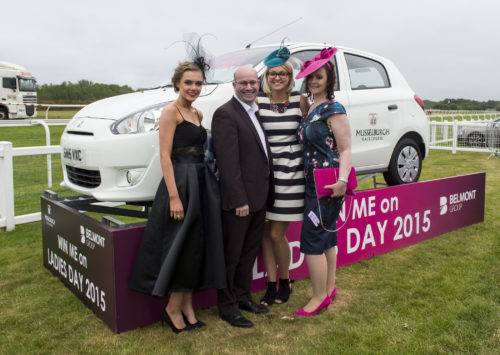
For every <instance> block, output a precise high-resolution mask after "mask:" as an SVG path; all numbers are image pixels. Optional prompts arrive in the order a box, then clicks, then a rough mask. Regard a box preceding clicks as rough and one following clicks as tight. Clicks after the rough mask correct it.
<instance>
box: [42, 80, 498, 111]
mask: <svg viewBox="0 0 500 355" xmlns="http://www.w3.org/2000/svg"><path fill="white" fill-rule="evenodd" d="M140 90H141V89H140ZM37 91H38V102H39V103H42V104H49V103H51V104H88V103H91V102H93V101H96V100H100V99H105V98H107V97H111V96H116V95H120V94H127V93H130V92H134V90H133V89H132V88H131V87H130V86H128V85H122V86H119V85H116V84H100V83H94V82H92V81H89V80H80V81H79V82H77V83H71V82H67V81H63V82H62V83H61V84H43V85H40V86H38V89H37ZM424 105H425V108H426V109H435V110H474V111H487V110H494V111H500V101H494V100H488V101H475V100H468V99H444V100H441V101H431V100H424Z"/></svg>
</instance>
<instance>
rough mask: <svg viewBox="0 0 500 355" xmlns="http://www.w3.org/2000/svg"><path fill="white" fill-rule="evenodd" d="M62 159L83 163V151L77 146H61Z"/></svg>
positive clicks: (76, 163) (77, 163)
mask: <svg viewBox="0 0 500 355" xmlns="http://www.w3.org/2000/svg"><path fill="white" fill-rule="evenodd" d="M62 157H63V160H64V161H65V162H66V163H69V164H74V165H82V164H85V156H84V152H83V151H82V150H81V149H78V148H63V155H62Z"/></svg>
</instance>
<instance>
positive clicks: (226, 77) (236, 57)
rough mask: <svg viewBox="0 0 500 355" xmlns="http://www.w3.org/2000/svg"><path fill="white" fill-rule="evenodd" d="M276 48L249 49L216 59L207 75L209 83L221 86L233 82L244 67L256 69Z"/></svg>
mask: <svg viewBox="0 0 500 355" xmlns="http://www.w3.org/2000/svg"><path fill="white" fill-rule="evenodd" d="M275 49H276V48H270V47H265V48H248V49H243V50H239V51H235V52H231V53H227V54H223V55H221V56H218V57H216V58H215V60H214V63H213V64H212V68H211V69H210V70H209V72H208V73H207V83H209V84H221V83H229V82H231V81H233V77H234V72H235V71H236V69H238V67H241V66H242V65H251V66H252V67H255V66H256V65H257V64H259V63H260V62H262V61H263V60H264V58H265V57H266V56H267V55H268V54H269V53H270V52H272V51H273V50H275Z"/></svg>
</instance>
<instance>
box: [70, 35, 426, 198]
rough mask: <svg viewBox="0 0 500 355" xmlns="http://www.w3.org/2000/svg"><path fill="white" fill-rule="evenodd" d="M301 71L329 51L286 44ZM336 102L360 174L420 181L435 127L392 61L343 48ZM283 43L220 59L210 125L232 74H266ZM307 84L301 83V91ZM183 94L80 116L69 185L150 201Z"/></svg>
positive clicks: (115, 102)
mask: <svg viewBox="0 0 500 355" xmlns="http://www.w3.org/2000/svg"><path fill="white" fill-rule="evenodd" d="M287 47H288V48H289V49H290V52H291V53H292V62H293V63H294V64H293V65H294V70H295V73H297V72H298V70H299V68H300V65H301V64H302V63H303V62H304V61H306V60H309V59H311V58H312V57H313V56H315V55H316V54H317V53H319V51H320V50H321V49H323V48H325V45H323V44H314V43H295V44H287ZM336 47H337V48H338V52H337V54H336V55H335V57H334V58H333V60H334V61H335V69H336V74H337V83H336V87H335V98H336V99H337V100H338V101H339V102H341V103H342V104H343V105H344V106H345V108H346V111H347V116H348V117H349V119H350V122H351V135H352V151H353V165H354V166H355V168H356V171H357V173H358V174H368V173H374V172H383V173H384V177H385V180H386V182H387V183H388V184H390V185H395V184H403V183H410V182H415V181H417V180H418V178H419V176H420V172H421V169H422V160H423V159H424V157H425V156H427V153H428V149H429V126H428V121H427V117H426V115H425V112H424V107H423V102H422V100H421V99H420V98H419V97H418V96H416V95H415V93H414V92H413V91H412V89H411V88H410V87H409V85H408V83H407V82H406V80H405V79H404V77H403V76H402V75H401V73H400V72H399V71H398V69H397V68H396V67H395V66H394V64H392V62H390V61H389V60H387V59H385V58H383V57H380V56H377V55H374V54H370V53H367V52H363V51H360V50H357V49H351V48H346V47H342V46H336ZM276 48H278V45H274V46H260V47H255V48H249V49H242V50H239V51H235V52H231V53H228V54H225V55H222V56H219V57H217V58H215V63H214V65H213V66H212V68H213V74H212V76H211V77H209V78H208V83H207V85H205V86H204V88H203V91H202V93H201V95H200V97H199V98H198V99H197V100H196V102H195V106H196V107H197V108H198V109H200V110H201V111H202V112H203V117H204V119H203V125H204V126H205V127H207V128H209V127H210V124H211V119H212V115H213V113H214V111H215V110H216V109H217V108H218V107H219V106H220V105H222V104H223V103H224V102H226V101H227V100H229V99H230V98H231V96H232V95H233V87H232V85H231V81H232V80H233V73H234V71H235V70H236V68H238V67H239V66H241V65H243V64H250V65H252V66H253V67H254V68H255V69H256V70H257V72H258V73H259V76H262V75H263V73H264V70H265V66H264V64H263V60H264V58H265V57H266V56H267V55H268V54H269V53H270V52H271V51H273V50H274V49H276ZM303 80H304V79H300V80H296V81H295V89H296V90H300V89H301V87H302V84H303ZM176 97H177V95H176V94H175V93H174V90H173V88H172V86H171V85H166V86H163V87H160V88H156V89H152V90H146V91H141V92H135V93H131V94H126V95H119V96H115V97H111V98H108V99H104V100H100V101H97V102H94V103H92V104H90V105H88V106H86V107H84V108H83V109H82V110H80V111H79V112H78V113H77V114H76V115H75V116H74V118H73V119H72V120H71V121H70V123H69V124H68V125H67V127H66V129H65V131H64V133H63V135H62V137H61V146H62V149H63V155H62V165H63V171H64V182H65V184H66V185H67V186H68V187H70V188H71V189H72V190H74V191H77V192H79V193H82V194H84V195H91V196H93V197H94V198H96V199H97V200H101V201H125V202H139V201H151V200H153V198H154V195H155V192H156V189H157V187H158V184H159V182H160V179H161V178H162V174H161V167H160V161H159V149H158V148H159V143H158V119H159V117H160V113H161V110H162V108H163V107H164V106H165V105H166V104H168V103H169V102H172V101H173V100H175V99H176Z"/></svg>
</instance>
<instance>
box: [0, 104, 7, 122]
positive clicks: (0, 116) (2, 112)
mask: <svg viewBox="0 0 500 355" xmlns="http://www.w3.org/2000/svg"><path fill="white" fill-rule="evenodd" d="M8 119H9V113H8V112H7V110H6V109H5V108H4V107H0V120H8Z"/></svg>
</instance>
